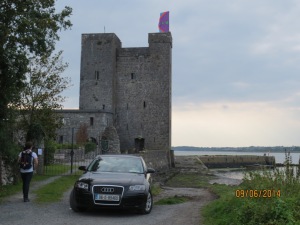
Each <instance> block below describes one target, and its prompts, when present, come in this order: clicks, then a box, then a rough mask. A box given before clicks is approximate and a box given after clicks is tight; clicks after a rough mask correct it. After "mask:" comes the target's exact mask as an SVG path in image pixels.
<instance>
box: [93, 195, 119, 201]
mask: <svg viewBox="0 0 300 225" xmlns="http://www.w3.org/2000/svg"><path fill="white" fill-rule="evenodd" d="M95 200H100V201H119V200H120V196H119V195H103V194H95Z"/></svg>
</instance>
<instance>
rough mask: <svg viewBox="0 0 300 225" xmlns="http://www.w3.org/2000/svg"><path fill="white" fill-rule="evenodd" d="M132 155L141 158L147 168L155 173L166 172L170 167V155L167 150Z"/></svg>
mask: <svg viewBox="0 0 300 225" xmlns="http://www.w3.org/2000/svg"><path fill="white" fill-rule="evenodd" d="M133 155H139V156H142V157H143V159H144V161H145V162H146V164H147V166H148V167H149V168H153V169H155V170H156V171H157V172H161V171H166V170H168V169H169V168H170V165H171V153H170V151H167V150H147V151H142V152H139V153H137V154H133Z"/></svg>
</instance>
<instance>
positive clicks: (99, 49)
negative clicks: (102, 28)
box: [79, 33, 121, 112]
mask: <svg viewBox="0 0 300 225" xmlns="http://www.w3.org/2000/svg"><path fill="white" fill-rule="evenodd" d="M120 47H121V42H120V40H119V38H118V37H117V36H116V35H115V34H112V33H108V34H83V35H82V43H81V70H80V98H79V109H87V110H89V109H97V110H106V111H110V112H114V108H115V95H114V93H115V92H114V89H115V74H116V53H117V50H116V49H117V48H120Z"/></svg>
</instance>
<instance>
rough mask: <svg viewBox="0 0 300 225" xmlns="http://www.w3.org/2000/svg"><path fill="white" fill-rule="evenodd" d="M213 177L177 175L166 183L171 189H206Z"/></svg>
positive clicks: (187, 174)
mask: <svg viewBox="0 0 300 225" xmlns="http://www.w3.org/2000/svg"><path fill="white" fill-rule="evenodd" d="M211 178H213V176H209V175H204V174H199V173H179V174H177V175H176V176H174V177H173V178H172V179H170V180H169V181H168V182H167V184H166V185H167V186H171V187H190V188H207V187H209V186H210V184H209V183H208V182H209V180H210V179H211Z"/></svg>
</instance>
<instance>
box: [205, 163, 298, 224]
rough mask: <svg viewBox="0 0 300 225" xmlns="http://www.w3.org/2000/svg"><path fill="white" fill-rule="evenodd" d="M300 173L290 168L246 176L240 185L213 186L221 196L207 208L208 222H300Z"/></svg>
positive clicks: (206, 220)
mask: <svg viewBox="0 0 300 225" xmlns="http://www.w3.org/2000/svg"><path fill="white" fill-rule="evenodd" d="M299 178H300V172H299V168H298V169H297V168H296V169H295V168H292V167H291V166H290V165H289V164H288V163H287V164H286V167H284V168H281V169H275V170H265V171H262V172H257V171H255V172H250V173H248V174H246V175H245V177H244V181H243V183H242V184H240V185H239V186H234V187H230V186H220V185H216V186H212V187H211V189H212V190H213V191H214V192H215V193H216V194H217V195H218V196H219V199H217V200H215V201H213V202H211V203H209V204H208V205H207V206H206V207H205V208H204V209H203V216H204V218H205V224H206V225H230V224H234V225H256V224H269V225H297V224H300V179H299Z"/></svg>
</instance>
